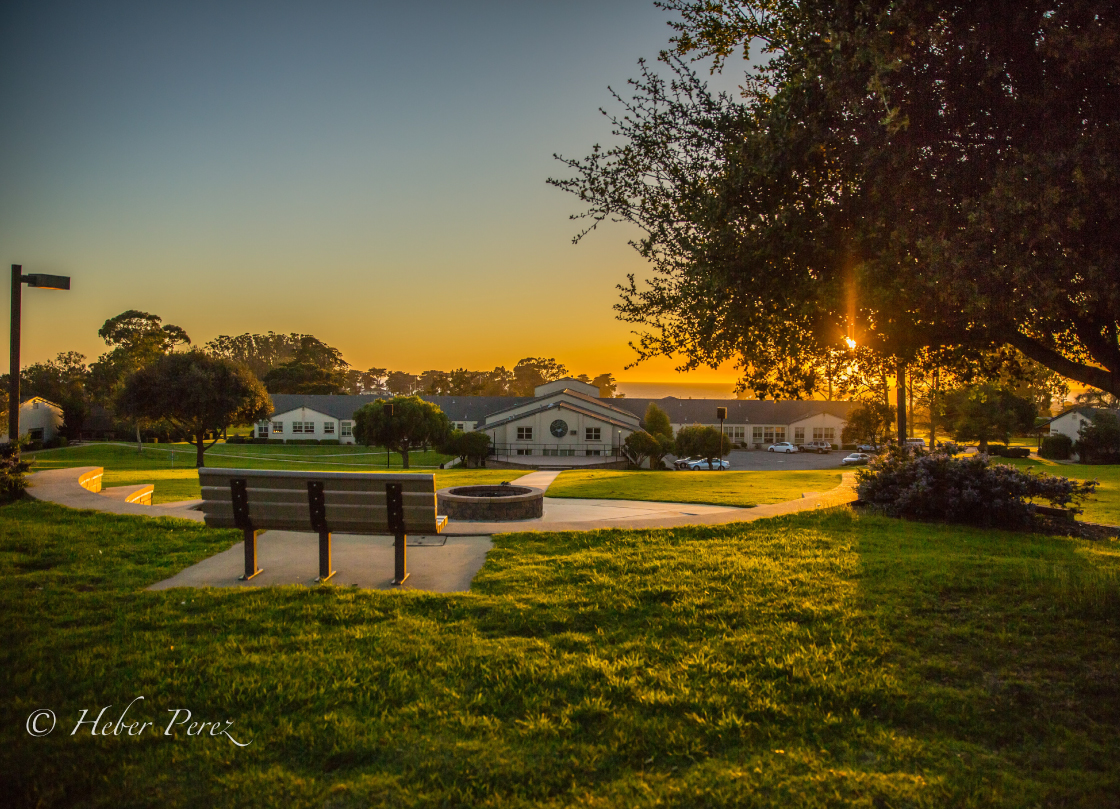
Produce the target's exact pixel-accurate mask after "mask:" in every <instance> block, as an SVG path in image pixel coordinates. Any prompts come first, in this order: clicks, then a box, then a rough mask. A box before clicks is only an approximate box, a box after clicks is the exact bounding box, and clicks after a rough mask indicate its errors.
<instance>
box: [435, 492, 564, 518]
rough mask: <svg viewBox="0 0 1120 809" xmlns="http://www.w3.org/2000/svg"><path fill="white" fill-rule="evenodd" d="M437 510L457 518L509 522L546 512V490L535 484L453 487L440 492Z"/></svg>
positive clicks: (437, 493)
mask: <svg viewBox="0 0 1120 809" xmlns="http://www.w3.org/2000/svg"><path fill="white" fill-rule="evenodd" d="M436 502H437V503H438V505H437V507H436V510H437V511H438V512H439V513H440V514H445V515H447V516H448V517H450V518H451V519H453V520H473V521H476V522H507V521H511V520H532V519H534V518H536V517H541V516H543V515H544V489H536V488H533V487H532V486H512V485H508V484H503V485H499V486H452V487H451V488H449V489H440V490H439V491H438V492H436Z"/></svg>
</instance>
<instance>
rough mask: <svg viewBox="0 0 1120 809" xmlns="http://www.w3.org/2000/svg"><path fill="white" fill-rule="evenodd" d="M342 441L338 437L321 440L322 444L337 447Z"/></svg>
mask: <svg viewBox="0 0 1120 809" xmlns="http://www.w3.org/2000/svg"><path fill="white" fill-rule="evenodd" d="M340 443H341V442H340V441H339V440H338V439H337V438H322V439H320V440H319V444H320V445H326V446H330V447H337V446H339V444H340Z"/></svg>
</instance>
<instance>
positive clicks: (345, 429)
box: [339, 421, 354, 438]
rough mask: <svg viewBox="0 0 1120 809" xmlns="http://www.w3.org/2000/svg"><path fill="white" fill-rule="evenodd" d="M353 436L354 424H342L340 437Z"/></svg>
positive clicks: (350, 422) (346, 422) (349, 422)
mask: <svg viewBox="0 0 1120 809" xmlns="http://www.w3.org/2000/svg"><path fill="white" fill-rule="evenodd" d="M353 434H354V422H352V421H344V422H342V428H341V430H340V431H339V435H341V436H342V437H343V438H349V437H350V436H352V435H353Z"/></svg>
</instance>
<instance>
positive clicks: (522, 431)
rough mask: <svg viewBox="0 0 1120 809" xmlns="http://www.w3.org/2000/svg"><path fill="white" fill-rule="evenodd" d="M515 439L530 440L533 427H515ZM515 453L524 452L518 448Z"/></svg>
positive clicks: (520, 453)
mask: <svg viewBox="0 0 1120 809" xmlns="http://www.w3.org/2000/svg"><path fill="white" fill-rule="evenodd" d="M517 440H518V441H532V440H533V428H532V427H518V428H517ZM517 454H518V455H522V454H524V453H522V452H521V450H518V451H517Z"/></svg>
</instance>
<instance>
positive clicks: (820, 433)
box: [813, 427, 824, 441]
mask: <svg viewBox="0 0 1120 809" xmlns="http://www.w3.org/2000/svg"><path fill="white" fill-rule="evenodd" d="M813 440H814V441H824V429H823V428H821V427H814V428H813Z"/></svg>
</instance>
